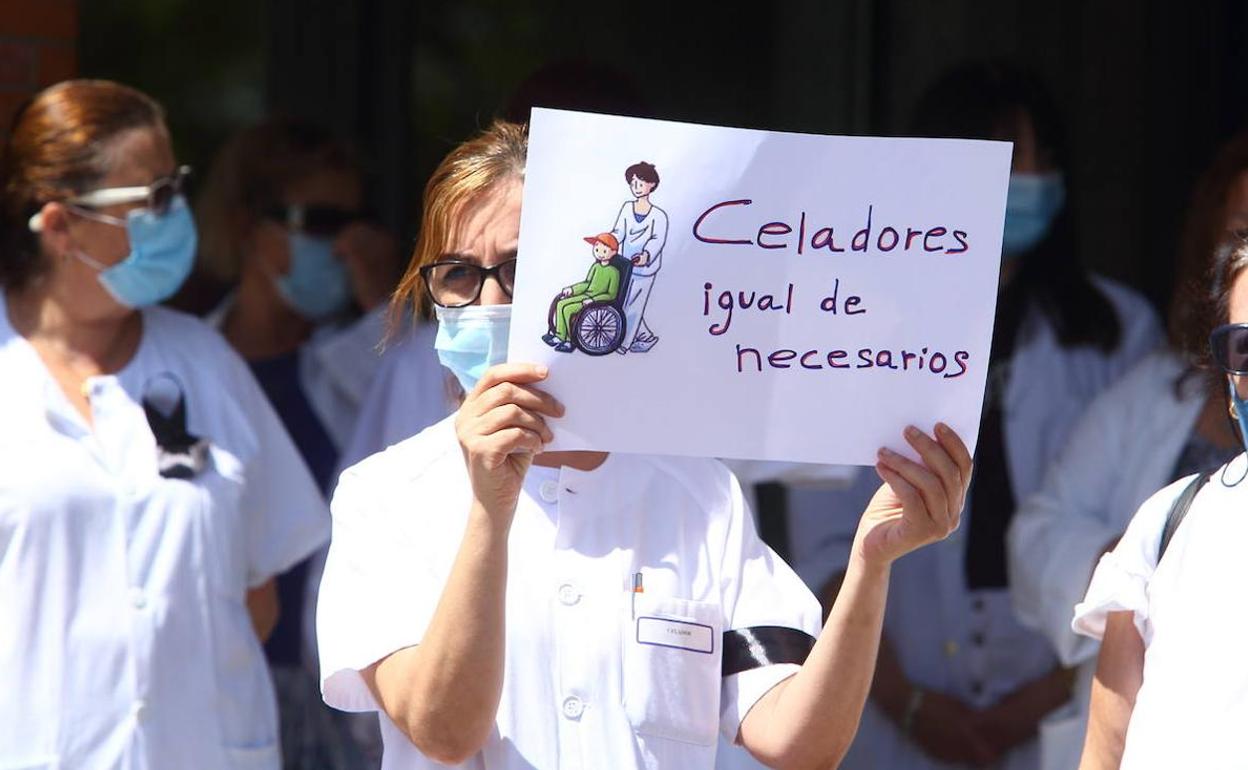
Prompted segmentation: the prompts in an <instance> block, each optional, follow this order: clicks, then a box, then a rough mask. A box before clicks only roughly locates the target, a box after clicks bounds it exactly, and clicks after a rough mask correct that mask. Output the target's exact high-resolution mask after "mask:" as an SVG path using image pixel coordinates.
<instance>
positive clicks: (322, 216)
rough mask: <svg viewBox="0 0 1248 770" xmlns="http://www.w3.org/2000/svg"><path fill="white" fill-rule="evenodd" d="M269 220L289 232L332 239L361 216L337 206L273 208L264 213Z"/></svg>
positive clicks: (293, 205) (296, 205)
mask: <svg viewBox="0 0 1248 770" xmlns="http://www.w3.org/2000/svg"><path fill="white" fill-rule="evenodd" d="M264 215H265V216H266V217H268V218H269V219H271V220H273V221H274V222H277V223H279V224H283V225H285V226H286V227H288V228H290V229H291V230H298V231H299V232H302V233H307V234H308V235H319V236H323V237H326V238H333V237H334V236H336V235H338V233H340V232H342V231H343V229H344V228H345V227H346V226H347V225H349V224H351V223H352V222H356V221H359V220H360V219H361V218H362V215H361V214H360V212H358V211H353V210H351V209H342V208H338V207H337V206H303V205H300V204H292V205H290V206H274V207H272V208H270V209H268V210H267V211H265V212H264Z"/></svg>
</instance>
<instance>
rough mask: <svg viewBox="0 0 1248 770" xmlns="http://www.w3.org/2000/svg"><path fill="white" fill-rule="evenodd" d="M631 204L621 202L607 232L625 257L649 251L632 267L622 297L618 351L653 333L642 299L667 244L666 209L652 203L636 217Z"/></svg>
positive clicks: (646, 298)
mask: <svg viewBox="0 0 1248 770" xmlns="http://www.w3.org/2000/svg"><path fill="white" fill-rule="evenodd" d="M634 205H635V202H634V201H629V202H628V203H625V204H624V205H623V206H622V207H621V208H620V213H619V215H618V216H616V218H615V224H614V225H613V226H612V227H611V234H612V235H614V236H615V237H616V238H617V239H618V240H619V242H620V255H621V256H623V257H624V258H625V259H632V258H633V257H635V256H637V255H638V254H640V253H641V252H643V251H644V252H646V253H647V254H649V255H650V259H649V261H648V262H646V264H644V265H636V266H635V267H633V277H632V280H631V281H630V282H629V285H628V297H627V298H626V299H625V300H624V317H625V319H626V321H625V327H626V328H625V337H624V342H623V343H622V344H621V345H620V350H621V351H623V350H627V349H628V348H629V346H631V345H632V344H633V343H634V342H643V343H645V342H648V341H649V340H650V339H651V338H652V337H654V336H655V335H654V332H652V331H650V328H649V327H648V326H646V319H645V313H646V303H648V302H649V301H650V292H651V290H652V289H653V288H654V280H655V277H656V276H657V275H658V273H659V269H660V268H662V267H663V247H664V246H665V245H667V212H665V211H664V210H663V209H661V208H659V207H658V206H655V205H653V204H652V205H651V206H650V211H648V212H647V213H646V215H645V216H644V217H642V218H641V219H640V220H639V219H637V214H636V212H635V211H634V209H633V207H634Z"/></svg>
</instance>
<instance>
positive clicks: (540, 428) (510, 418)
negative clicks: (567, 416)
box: [476, 404, 554, 441]
mask: <svg viewBox="0 0 1248 770" xmlns="http://www.w3.org/2000/svg"><path fill="white" fill-rule="evenodd" d="M507 428H524V429H526V430H529V431H532V432H533V433H536V434H537V435H539V436H541V437H542V441H552V440H553V439H554V434H552V433H551V432H550V428H548V427H547V426H546V420H544V419H542V416H541V415H539V414H535V413H533V412H530V411H529V410H527V409H524V408H523V407H520V406H517V405H516V404H503V405H502V406H497V407H495V408H493V409H491V410H490V411H488V412H486V413H485V414H483V415H481V416H480V417H478V418H477V420H476V429H477V433H478V434H479V435H481V436H489V435H491V434H494V433H499V432H501V431H503V430H506V429H507Z"/></svg>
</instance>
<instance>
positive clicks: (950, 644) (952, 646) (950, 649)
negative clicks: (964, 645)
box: [945, 639, 958, 658]
mask: <svg viewBox="0 0 1248 770" xmlns="http://www.w3.org/2000/svg"><path fill="white" fill-rule="evenodd" d="M957 654H958V643H957V642H955V641H954V640H952V639H950V640H948V641H946V642H945V657H948V658H952V657H953V656H955V655H957Z"/></svg>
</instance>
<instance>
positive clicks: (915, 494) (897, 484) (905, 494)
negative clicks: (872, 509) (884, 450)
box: [875, 461, 924, 507]
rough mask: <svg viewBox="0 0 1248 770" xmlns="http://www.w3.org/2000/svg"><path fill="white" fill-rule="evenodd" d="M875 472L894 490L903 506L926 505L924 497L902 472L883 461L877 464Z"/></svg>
mask: <svg viewBox="0 0 1248 770" xmlns="http://www.w3.org/2000/svg"><path fill="white" fill-rule="evenodd" d="M875 472H876V474H877V475H879V477H880V480H881V481H883V482H884V483H885V484H888V486H889V487H890V488H891V489H892V490H893V494H895V495H897V499H898V500H900V501H901V504H902V506H903V507H914V506H919V505H924V503H923V497H922V496H921V495H920V494H919V490H917V489H915V487H914V485H913V484H911V483H910V482H908V481H906V480H905V479H904V478H902V477H901V474H900V473H898V472H897V471H895V470H893V469H892V468H890V467H888V466H887V465H885V464H884V463H883V462H882V461H881V462H878V463H876V464H875Z"/></svg>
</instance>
